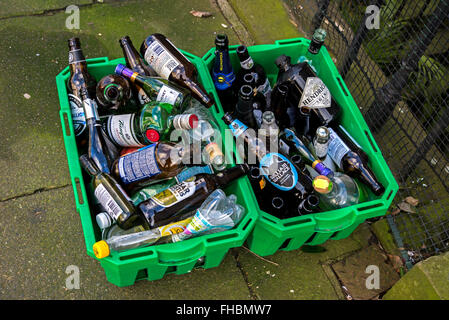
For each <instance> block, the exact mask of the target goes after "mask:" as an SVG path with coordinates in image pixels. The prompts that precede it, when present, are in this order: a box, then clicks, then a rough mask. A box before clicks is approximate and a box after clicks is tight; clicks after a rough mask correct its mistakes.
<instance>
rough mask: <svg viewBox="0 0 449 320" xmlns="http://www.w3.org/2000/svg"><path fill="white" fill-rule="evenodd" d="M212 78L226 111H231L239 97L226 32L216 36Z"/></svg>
mask: <svg viewBox="0 0 449 320" xmlns="http://www.w3.org/2000/svg"><path fill="white" fill-rule="evenodd" d="M212 80H213V81H214V85H215V88H216V89H217V93H218V97H219V98H220V102H221V105H222V106H223V109H224V110H225V111H231V109H232V108H233V107H234V106H235V104H236V102H237V99H236V96H235V93H234V86H233V84H234V81H235V73H234V70H233V68H232V65H231V59H230V58H229V40H228V36H227V35H225V34H217V36H216V37H215V61H214V67H213V68H212Z"/></svg>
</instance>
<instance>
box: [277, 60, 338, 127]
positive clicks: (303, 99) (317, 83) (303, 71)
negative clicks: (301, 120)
mask: <svg viewBox="0 0 449 320" xmlns="http://www.w3.org/2000/svg"><path fill="white" fill-rule="evenodd" d="M276 66H277V67H278V68H279V72H278V78H277V84H282V83H289V84H290V91H289V99H290V100H291V101H292V103H294V104H296V105H297V107H298V108H299V109H303V108H306V109H307V108H308V109H310V111H311V113H312V115H311V123H310V131H309V132H307V133H306V134H309V135H311V134H313V133H314V132H315V130H316V128H317V127H319V126H320V125H322V126H328V125H329V124H331V123H332V122H334V121H335V120H336V119H337V117H338V115H339V113H340V110H341V107H340V106H339V105H338V103H337V102H336V101H335V100H334V98H333V97H332V95H331V93H330V91H329V89H328V88H327V86H326V85H325V84H324V82H323V81H322V80H321V79H320V78H318V77H317V76H316V74H315V72H314V71H313V70H312V68H311V67H310V65H309V64H308V63H307V62H303V63H299V64H294V65H292V64H291V58H290V57H289V56H286V55H281V56H279V57H278V58H277V59H276Z"/></svg>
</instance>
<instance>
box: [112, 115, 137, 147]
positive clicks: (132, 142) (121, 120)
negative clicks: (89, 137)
mask: <svg viewBox="0 0 449 320" xmlns="http://www.w3.org/2000/svg"><path fill="white" fill-rule="evenodd" d="M134 117H135V115H134V114H122V115H116V116H110V117H109V119H108V123H107V131H108V135H109V137H111V138H112V140H114V142H115V143H116V144H117V145H119V146H121V147H143V146H144V145H143V144H141V143H140V142H139V141H138V140H137V138H136V136H135V135H134V130H133V129H132V126H133V121H134Z"/></svg>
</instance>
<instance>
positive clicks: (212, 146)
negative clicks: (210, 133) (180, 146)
mask: <svg viewBox="0 0 449 320" xmlns="http://www.w3.org/2000/svg"><path fill="white" fill-rule="evenodd" d="M204 151H206V152H207V154H208V156H209V160H210V161H211V163H214V162H215V161H214V159H215V158H217V157H224V156H223V152H222V151H221V148H220V146H219V145H218V144H217V143H216V142H211V143H209V144H208V145H207V146H206V147H204Z"/></svg>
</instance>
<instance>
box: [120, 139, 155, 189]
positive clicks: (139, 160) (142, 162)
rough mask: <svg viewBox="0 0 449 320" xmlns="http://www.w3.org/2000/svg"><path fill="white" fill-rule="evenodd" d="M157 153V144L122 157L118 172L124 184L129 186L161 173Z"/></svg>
mask: <svg viewBox="0 0 449 320" xmlns="http://www.w3.org/2000/svg"><path fill="white" fill-rule="evenodd" d="M155 151H156V144H151V145H149V146H146V147H143V148H141V149H139V150H137V151H135V152H132V153H129V154H127V155H125V156H122V157H120V159H119V161H118V170H119V175H120V178H121V180H122V181H123V183H125V184H129V183H132V182H135V181H139V180H143V179H146V178H150V177H152V176H155V175H157V174H159V173H161V172H162V171H161V170H160V169H159V166H158V165H157V161H156V152H155Z"/></svg>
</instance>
